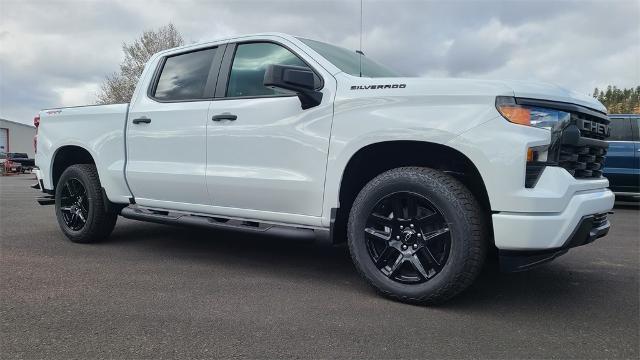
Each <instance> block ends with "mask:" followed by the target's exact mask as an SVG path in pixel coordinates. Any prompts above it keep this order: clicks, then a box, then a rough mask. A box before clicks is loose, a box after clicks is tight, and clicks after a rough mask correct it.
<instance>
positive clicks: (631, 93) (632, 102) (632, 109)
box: [592, 85, 640, 114]
mask: <svg viewBox="0 0 640 360" xmlns="http://www.w3.org/2000/svg"><path fill="white" fill-rule="evenodd" d="M592 96H593V97H594V98H596V99H598V100H600V102H601V103H603V104H604V106H606V107H607V110H608V111H609V114H640V86H636V87H635V88H629V89H618V88H617V87H616V86H611V85H609V86H607V89H606V90H600V89H598V88H595V89H593V94H592Z"/></svg>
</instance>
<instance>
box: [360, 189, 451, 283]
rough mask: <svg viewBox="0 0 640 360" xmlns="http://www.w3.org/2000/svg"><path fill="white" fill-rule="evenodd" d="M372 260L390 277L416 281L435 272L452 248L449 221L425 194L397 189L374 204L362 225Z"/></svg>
mask: <svg viewBox="0 0 640 360" xmlns="http://www.w3.org/2000/svg"><path fill="white" fill-rule="evenodd" d="M364 232H365V241H366V245H367V250H368V252H369V256H370V257H371V260H372V261H373V262H374V263H375V265H376V267H377V268H378V269H379V270H380V271H381V272H382V273H383V274H384V275H385V276H386V277H388V278H389V279H392V280H394V281H397V282H400V283H404V284H418V283H423V282H426V281H429V280H430V279H431V278H433V277H434V276H435V275H437V274H438V273H439V272H440V271H441V270H442V268H443V267H444V265H445V264H446V262H447V259H448V256H449V250H450V249H451V232H450V229H449V223H448V222H447V221H446V219H445V217H444V215H443V214H442V212H440V211H439V210H438V209H437V208H436V207H435V206H434V205H433V204H432V203H431V202H430V201H429V200H428V199H427V198H425V197H424V196H422V195H419V194H416V193H413V192H407V191H402V192H396V193H393V194H390V195H387V196H385V197H384V198H382V199H381V200H380V201H379V202H378V203H377V204H376V205H375V206H374V208H373V210H372V212H371V213H370V214H369V217H368V219H367V222H366V226H365V228H364Z"/></svg>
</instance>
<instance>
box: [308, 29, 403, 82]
mask: <svg viewBox="0 0 640 360" xmlns="http://www.w3.org/2000/svg"><path fill="white" fill-rule="evenodd" d="M298 39H299V40H300V41H302V42H303V43H305V44H306V45H307V46H309V47H310V48H312V49H313V50H315V51H316V52H317V53H318V54H320V55H322V56H323V57H324V58H325V59H327V60H329V61H330V62H331V63H332V64H333V65H335V66H336V67H337V68H338V69H340V70H342V71H344V72H346V73H347V74H349V75H353V76H362V77H371V78H376V77H397V76H399V75H398V73H396V72H395V71H393V70H391V69H389V68H387V67H385V66H384V65H380V64H378V63H377V62H375V61H373V60H371V59H369V58H367V57H366V56H364V55H360V54H358V53H357V52H355V51H349V50H347V49H344V48H341V47H338V46H335V45H330V44H327V43H323V42H320V41H315V40H309V39H303V38H298ZM361 60H362V73H360V61H361Z"/></svg>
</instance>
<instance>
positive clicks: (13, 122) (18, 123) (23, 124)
mask: <svg viewBox="0 0 640 360" xmlns="http://www.w3.org/2000/svg"><path fill="white" fill-rule="evenodd" d="M0 121H5V122H8V123H11V124H13V125H22V126H26V127H30V128H32V129H35V128H36V127H35V126H33V125H29V124H25V123H21V122H17V121H11V120H7V119H2V118H0Z"/></svg>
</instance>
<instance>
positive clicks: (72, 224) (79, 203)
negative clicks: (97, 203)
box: [60, 178, 89, 231]
mask: <svg viewBox="0 0 640 360" xmlns="http://www.w3.org/2000/svg"><path fill="white" fill-rule="evenodd" d="M60 205H61V206H60V211H61V212H62V218H63V220H64V223H65V225H66V226H67V227H68V228H69V229H71V230H73V231H80V230H82V228H83V227H84V226H85V224H86V223H87V219H88V218H89V199H88V197H87V189H85V187H84V185H82V182H80V180H78V179H76V178H70V179H68V180H67V181H65V183H64V184H62V197H61V199H60Z"/></svg>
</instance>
